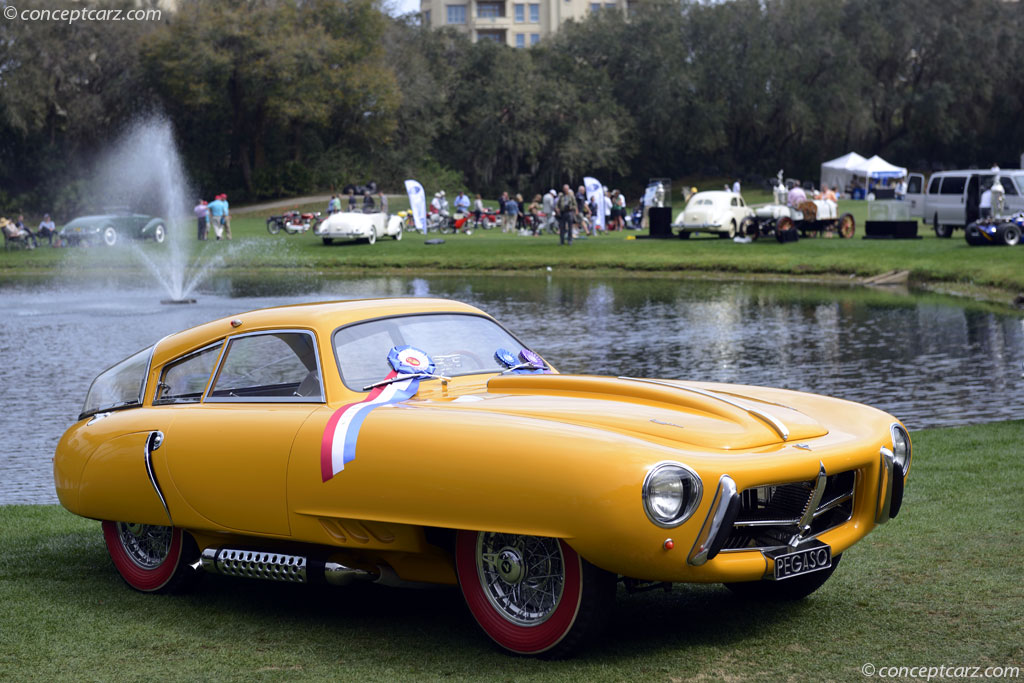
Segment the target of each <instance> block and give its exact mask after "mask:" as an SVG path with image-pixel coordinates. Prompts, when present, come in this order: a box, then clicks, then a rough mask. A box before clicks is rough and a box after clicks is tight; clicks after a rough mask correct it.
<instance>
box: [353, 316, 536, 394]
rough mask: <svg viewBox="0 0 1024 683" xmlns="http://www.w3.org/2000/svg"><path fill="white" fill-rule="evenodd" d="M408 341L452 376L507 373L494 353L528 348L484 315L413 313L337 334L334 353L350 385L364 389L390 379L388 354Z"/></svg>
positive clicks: (354, 326) (447, 374)
mask: <svg viewBox="0 0 1024 683" xmlns="http://www.w3.org/2000/svg"><path fill="white" fill-rule="evenodd" d="M405 345H409V346H414V347H416V348H418V349H422V350H423V351H425V352H426V353H427V355H428V356H430V358H431V359H432V360H433V361H434V364H435V365H436V371H435V372H436V374H438V375H446V376H448V377H456V376H458V375H473V374H479V373H491V372H501V371H502V370H504V369H505V366H504V365H501V364H500V363H498V361H497V360H495V358H494V353H495V352H496V351H497V350H498V349H502V348H504V349H509V350H512V351H513V353H517V352H518V351H519V350H520V349H522V348H523V345H522V344H521V343H520V342H519V340H517V339H516V338H515V337H513V336H512V335H511V334H509V333H508V332H506V331H505V329H504V328H502V327H501V326H500V325H498V324H497V323H496V322H494V321H493V320H490V319H488V318H484V317H481V316H478V315H466V314H458V313H451V314H427V315H408V316H398V317H394V318H382V319H380V320H372V321H369V322H365V323H356V324H355V325H349V326H348V327H343V328H341V329H339V330H336V331H335V333H334V355H335V357H336V358H337V360H338V371H339V372H340V373H341V379H342V381H343V382H344V383H345V386H347V387H348V388H349V389H352V390H354V391H363V387H365V386H367V385H369V384H372V383H373V382H377V381H380V380H381V379H383V378H384V377H386V376H387V374H388V373H389V372H391V367H390V366H389V365H388V352H389V351H390V350H391V349H392V348H394V347H396V346H405Z"/></svg>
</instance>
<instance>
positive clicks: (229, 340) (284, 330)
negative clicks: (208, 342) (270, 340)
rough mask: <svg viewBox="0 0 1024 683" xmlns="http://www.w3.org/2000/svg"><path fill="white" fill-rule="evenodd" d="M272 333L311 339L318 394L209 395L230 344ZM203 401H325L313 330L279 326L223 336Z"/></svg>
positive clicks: (325, 394)
mask: <svg viewBox="0 0 1024 683" xmlns="http://www.w3.org/2000/svg"><path fill="white" fill-rule="evenodd" d="M272 334H304V335H306V336H308V337H310V338H311V339H312V340H313V357H314V358H315V359H316V372H317V380H318V381H319V382H320V396H319V397H315V396H309V397H306V396H303V397H298V396H248V397H244V398H242V397H238V396H211V395H210V392H212V391H213V389H214V387H215V386H217V379H218V378H219V377H220V373H221V371H222V370H223V369H224V362H225V360H226V359H227V356H228V352H229V351H230V350H231V344H232V343H234V341H235V340H236V339H243V338H245V337H256V336H260V335H272ZM202 402H203V403H326V402H327V389H326V387H324V368H323V363H321V362H320V346H319V345H318V343H317V336H316V333H315V332H314V331H313V330H304V329H301V328H280V329H269V330H256V331H253V332H243V333H241V334H235V335H229V336H227V337H225V338H224V347H223V348H222V349H221V351H220V354H219V355H218V356H217V363H216V366H215V367H214V369H213V374H212V375H211V377H210V379H209V380H207V384H206V389H205V390H204V391H203V396H202Z"/></svg>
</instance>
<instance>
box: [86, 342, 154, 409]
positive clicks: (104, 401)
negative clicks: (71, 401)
mask: <svg viewBox="0 0 1024 683" xmlns="http://www.w3.org/2000/svg"><path fill="white" fill-rule="evenodd" d="M152 355H153V347H152V346H150V347H149V348H148V349H143V350H142V351H139V352H138V353H136V354H135V355H134V356H131V357H129V358H126V359H125V360H123V361H121V362H120V363H118V364H117V365H115V366H114V367H112V368H109V369H107V370H104V371H103V372H101V373H100V375H99V376H98V377H97V378H96V379H94V380H93V381H92V386H90V387H89V393H88V394H86V396H85V406H84V407H83V408H82V413H81V415H79V416H78V418H79V419H82V418H83V417H86V416H87V415H92V414H93V413H98V412H100V411H101V410H112V409H115V408H130V407H132V406H138V405H142V396H143V393H144V391H145V389H146V376H147V375H148V374H149V359H150V357H151V356H152Z"/></svg>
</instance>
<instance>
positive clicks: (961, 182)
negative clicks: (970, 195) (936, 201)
mask: <svg viewBox="0 0 1024 683" xmlns="http://www.w3.org/2000/svg"><path fill="white" fill-rule="evenodd" d="M965 185H967V178H965V177H964V176H962V175H961V176H956V175H950V176H946V177H945V178H943V179H942V189H941V190H940V191H939V192H940V194H956V195H960V194H963V193H964V186H965Z"/></svg>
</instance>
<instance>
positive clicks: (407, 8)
mask: <svg viewBox="0 0 1024 683" xmlns="http://www.w3.org/2000/svg"><path fill="white" fill-rule="evenodd" d="M384 7H385V9H387V11H388V14H390V15H391V16H393V17H397V16H398V15H400V14H407V13H409V12H419V11H420V0H384Z"/></svg>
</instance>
